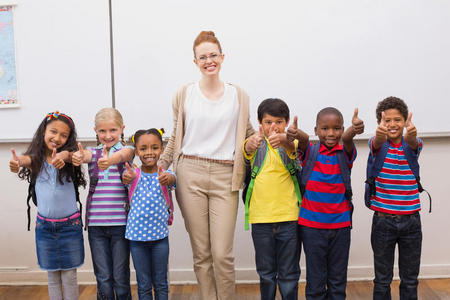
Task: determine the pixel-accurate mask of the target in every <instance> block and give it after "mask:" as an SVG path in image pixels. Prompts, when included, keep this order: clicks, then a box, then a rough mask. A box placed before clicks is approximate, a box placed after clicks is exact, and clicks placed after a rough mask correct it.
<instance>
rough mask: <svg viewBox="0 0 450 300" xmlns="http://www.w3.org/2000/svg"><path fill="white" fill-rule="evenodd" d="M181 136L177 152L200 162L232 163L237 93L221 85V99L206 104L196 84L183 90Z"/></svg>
mask: <svg viewBox="0 0 450 300" xmlns="http://www.w3.org/2000/svg"><path fill="white" fill-rule="evenodd" d="M184 110H185V124H184V126H185V134H184V138H183V143H182V145H181V152H182V153H183V154H185V155H194V156H199V157H203V158H211V159H219V160H233V159H234V149H235V143H236V128H237V123H238V114H239V102H238V98H237V91H236V88H234V87H233V86H232V85H230V84H226V83H225V90H224V93H223V96H222V98H221V99H219V100H210V99H208V98H206V97H205V95H203V93H202V92H201V90H200V86H199V83H198V82H197V83H194V84H192V85H190V86H189V87H188V88H187V90H186V101H185V103H184Z"/></svg>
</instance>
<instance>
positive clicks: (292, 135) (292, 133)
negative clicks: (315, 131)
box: [286, 116, 298, 142]
mask: <svg viewBox="0 0 450 300" xmlns="http://www.w3.org/2000/svg"><path fill="white" fill-rule="evenodd" d="M297 124H298V117H297V116H295V117H294V122H292V124H291V126H289V127H288V129H287V131H286V138H287V140H288V142H293V141H294V140H295V139H298V138H297V133H298V131H297V130H298V125H297Z"/></svg>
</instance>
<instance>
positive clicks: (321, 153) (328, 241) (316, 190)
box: [287, 107, 364, 299]
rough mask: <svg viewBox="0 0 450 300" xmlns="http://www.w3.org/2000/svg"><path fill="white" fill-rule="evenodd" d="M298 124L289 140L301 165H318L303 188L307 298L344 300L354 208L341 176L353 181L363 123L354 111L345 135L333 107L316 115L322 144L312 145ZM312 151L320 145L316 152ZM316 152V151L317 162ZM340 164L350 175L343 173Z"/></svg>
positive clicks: (301, 222) (290, 131) (291, 129)
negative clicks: (356, 139)
mask: <svg viewBox="0 0 450 300" xmlns="http://www.w3.org/2000/svg"><path fill="white" fill-rule="evenodd" d="M295 120H296V119H294V124H293V125H292V126H290V127H289V128H288V131H287V138H288V140H291V139H298V141H299V142H298V149H299V158H300V161H301V163H302V166H303V167H305V165H306V163H307V162H309V163H313V164H314V165H313V169H312V172H311V175H310V177H309V178H307V182H306V185H305V187H304V189H305V192H304V194H303V201H302V206H301V209H300V215H299V219H298V224H299V225H300V226H299V239H300V240H301V241H302V243H303V249H304V251H305V257H306V290H305V295H306V299H345V296H346V292H345V289H346V285H347V266H348V257H349V250H350V228H351V210H352V207H351V203H350V200H351V199H348V198H347V196H346V188H345V184H344V178H343V176H345V175H344V174H348V175H347V176H348V177H350V170H351V167H352V165H353V161H354V160H355V158H356V148H355V145H354V143H353V138H354V137H355V135H357V134H361V133H363V132H364V122H363V121H362V120H361V119H359V118H358V109H355V111H354V114H353V118H352V125H351V126H350V127H349V128H347V130H345V132H344V118H343V116H342V114H341V112H340V111H339V110H337V109H336V108H334V107H327V108H324V109H322V110H321V111H320V112H319V113H318V114H317V119H316V127H315V129H314V131H315V134H316V135H317V136H318V138H319V142H320V143H319V145H312V144H311V143H309V137H308V135H307V134H306V133H305V132H303V131H302V130H300V129H298V128H297V126H296V122H295ZM341 138H342V142H343V145H341V144H340V141H341ZM313 147H319V150H318V153H317V152H315V151H313V149H317V148H313ZM312 152H315V153H317V158H314V156H313V155H312V154H311V153H312ZM338 156H339V157H341V158H342V159H341V163H339V160H340V159H339V157H338ZM310 160H313V161H310ZM341 164H342V165H343V166H345V168H347V172H343V171H341V167H340V165H341ZM302 176H307V175H305V174H302ZM347 179H348V182H349V181H350V178H346V180H347ZM304 180H305V179H302V181H304Z"/></svg>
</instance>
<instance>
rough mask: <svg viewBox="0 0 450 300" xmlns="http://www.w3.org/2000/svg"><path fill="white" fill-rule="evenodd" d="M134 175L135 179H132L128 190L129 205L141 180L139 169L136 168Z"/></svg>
mask: <svg viewBox="0 0 450 300" xmlns="http://www.w3.org/2000/svg"><path fill="white" fill-rule="evenodd" d="M134 172H135V173H136V178H134V180H133V182H131V184H130V188H129V189H128V202H129V204H130V205H131V199H132V198H133V194H134V191H135V190H136V187H137V185H138V182H139V179H140V178H141V169H139V168H136V169H135V170H134Z"/></svg>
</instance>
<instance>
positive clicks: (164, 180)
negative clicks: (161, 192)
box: [158, 166, 175, 185]
mask: <svg viewBox="0 0 450 300" xmlns="http://www.w3.org/2000/svg"><path fill="white" fill-rule="evenodd" d="M158 180H159V184H160V185H173V184H174V182H175V176H173V175H172V174H170V173H169V172H164V171H163V169H162V167H161V166H159V167H158Z"/></svg>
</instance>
